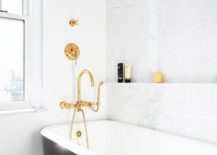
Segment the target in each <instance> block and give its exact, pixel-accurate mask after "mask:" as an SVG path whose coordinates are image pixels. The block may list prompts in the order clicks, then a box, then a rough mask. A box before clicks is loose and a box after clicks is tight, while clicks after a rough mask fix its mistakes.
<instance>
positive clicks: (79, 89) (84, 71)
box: [77, 69, 94, 102]
mask: <svg viewBox="0 0 217 155" xmlns="http://www.w3.org/2000/svg"><path fill="white" fill-rule="evenodd" d="M84 74H87V75H88V76H89V78H90V86H91V87H93V86H94V79H93V75H92V73H91V72H90V71H89V70H86V69H84V70H83V71H81V73H80V74H79V76H78V81H77V101H78V102H79V101H81V78H82V76H83V75H84Z"/></svg>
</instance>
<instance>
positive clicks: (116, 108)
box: [107, 83, 217, 143]
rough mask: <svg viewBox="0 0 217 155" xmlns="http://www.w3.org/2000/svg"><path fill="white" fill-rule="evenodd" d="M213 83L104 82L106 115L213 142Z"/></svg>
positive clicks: (216, 95)
mask: <svg viewBox="0 0 217 155" xmlns="http://www.w3.org/2000/svg"><path fill="white" fill-rule="evenodd" d="M216 100H217V85H214V84H213V85H212V84H144V83H134V84H112V83H111V84H107V103H108V118H109V119H112V120H118V121H123V122H127V123H131V124H135V125H139V126H143V127H147V128H151V129H156V130H160V131H164V132H169V133H174V134H177V135H183V136H187V137H192V138H196V139H201V140H204V141H209V142H213V143H217V132H216V131H217V113H216V111H217V104H216Z"/></svg>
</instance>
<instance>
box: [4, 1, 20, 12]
mask: <svg viewBox="0 0 217 155" xmlns="http://www.w3.org/2000/svg"><path fill="white" fill-rule="evenodd" d="M1 5H2V6H1V10H4V11H8V13H13V14H19V15H22V12H23V0H1Z"/></svg>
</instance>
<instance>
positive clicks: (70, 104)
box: [59, 101, 75, 109]
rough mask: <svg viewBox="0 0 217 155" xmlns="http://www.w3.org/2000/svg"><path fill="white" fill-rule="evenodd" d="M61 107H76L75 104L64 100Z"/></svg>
mask: <svg viewBox="0 0 217 155" xmlns="http://www.w3.org/2000/svg"><path fill="white" fill-rule="evenodd" d="M59 107H60V109H72V108H74V107H75V104H73V103H67V102H65V101H62V102H60V104H59Z"/></svg>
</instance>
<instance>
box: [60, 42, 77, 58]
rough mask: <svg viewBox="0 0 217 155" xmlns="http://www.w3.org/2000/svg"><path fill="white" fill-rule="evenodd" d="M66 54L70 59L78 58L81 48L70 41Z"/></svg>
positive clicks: (66, 47)
mask: <svg viewBox="0 0 217 155" xmlns="http://www.w3.org/2000/svg"><path fill="white" fill-rule="evenodd" d="M64 52H65V55H66V57H67V58H68V59H69V60H76V59H78V57H79V56H80V49H79V47H78V46H77V45H76V44H74V43H69V44H67V45H66V46H65V50H64Z"/></svg>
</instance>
